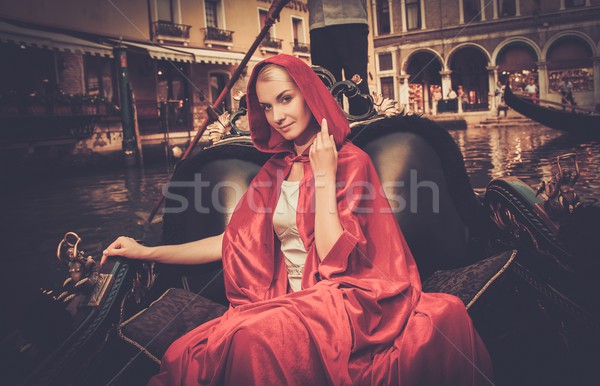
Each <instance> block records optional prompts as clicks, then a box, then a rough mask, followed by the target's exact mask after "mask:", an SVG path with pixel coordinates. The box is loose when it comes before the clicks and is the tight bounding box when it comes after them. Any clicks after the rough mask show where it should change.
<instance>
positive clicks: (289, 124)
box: [279, 122, 294, 131]
mask: <svg viewBox="0 0 600 386" xmlns="http://www.w3.org/2000/svg"><path fill="white" fill-rule="evenodd" d="M293 123H294V122H292V123H288V124H287V125H285V126H281V127H280V128H279V130H281V131H288V130H289V129H290V126H292V124H293Z"/></svg>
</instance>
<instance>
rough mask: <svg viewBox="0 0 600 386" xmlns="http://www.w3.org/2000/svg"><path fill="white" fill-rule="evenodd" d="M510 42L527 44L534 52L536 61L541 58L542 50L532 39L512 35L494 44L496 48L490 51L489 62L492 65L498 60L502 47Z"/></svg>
mask: <svg viewBox="0 0 600 386" xmlns="http://www.w3.org/2000/svg"><path fill="white" fill-rule="evenodd" d="M512 44H524V45H526V46H529V47H530V48H532V49H533V51H534V52H535V54H536V56H537V60H538V61H539V60H541V58H543V56H542V50H540V47H539V46H538V45H537V44H536V43H535V42H534V41H533V40H531V39H528V38H524V37H514V38H510V39H506V40H504V41H503V42H502V43H500V44H498V46H496V49H495V50H494V52H493V53H492V58H491V63H492V64H493V65H496V63H497V61H498V55H499V54H500V52H501V51H502V50H503V49H504V48H506V47H507V46H509V45H512Z"/></svg>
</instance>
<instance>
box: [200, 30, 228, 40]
mask: <svg viewBox="0 0 600 386" xmlns="http://www.w3.org/2000/svg"><path fill="white" fill-rule="evenodd" d="M201 30H202V31H204V41H207V40H214V41H219V42H227V43H231V42H233V31H226V30H224V29H218V28H215V27H207V28H201Z"/></svg>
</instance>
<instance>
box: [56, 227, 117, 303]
mask: <svg viewBox="0 0 600 386" xmlns="http://www.w3.org/2000/svg"><path fill="white" fill-rule="evenodd" d="M80 242H81V237H79V236H78V235H77V233H75V232H67V233H66V234H65V236H64V237H63V239H62V240H61V241H60V243H59V244H58V247H57V249H56V258H57V259H58V260H59V261H62V262H64V263H66V264H67V265H68V267H69V277H68V278H67V279H66V280H65V281H64V283H63V292H62V293H61V294H60V295H58V297H56V298H55V299H56V300H57V301H62V302H63V303H69V302H70V301H71V300H73V299H75V298H76V297H77V296H83V297H86V299H87V303H86V302H82V304H87V305H89V306H98V305H99V304H100V301H101V300H102V297H103V296H104V293H105V291H106V288H107V287H108V285H109V284H110V281H111V279H112V275H110V274H100V273H99V272H98V263H97V262H96V261H95V260H94V259H93V258H92V256H88V257H85V252H84V251H82V250H80V249H79V243H80Z"/></svg>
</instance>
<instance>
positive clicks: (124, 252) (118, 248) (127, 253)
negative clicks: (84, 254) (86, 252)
mask: <svg viewBox="0 0 600 386" xmlns="http://www.w3.org/2000/svg"><path fill="white" fill-rule="evenodd" d="M150 249H151V248H150V247H146V246H144V245H142V244H140V243H138V242H137V241H135V240H134V239H132V238H131V237H125V236H120V237H118V238H117V239H116V240H115V241H113V242H112V244H110V245H109V246H108V247H107V248H106V249H105V250H104V252H102V259H101V260H100V265H103V264H104V263H105V262H106V260H108V258H109V257H111V256H123V257H127V258H128V259H138V260H144V259H147V258H148V256H149V252H150Z"/></svg>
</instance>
